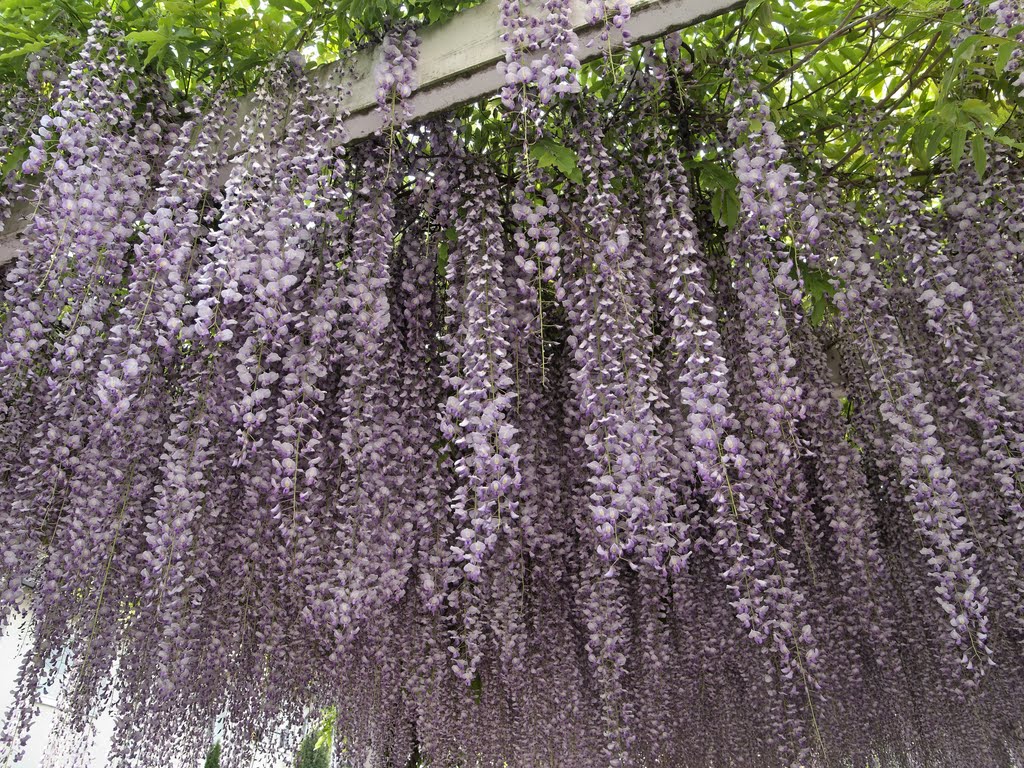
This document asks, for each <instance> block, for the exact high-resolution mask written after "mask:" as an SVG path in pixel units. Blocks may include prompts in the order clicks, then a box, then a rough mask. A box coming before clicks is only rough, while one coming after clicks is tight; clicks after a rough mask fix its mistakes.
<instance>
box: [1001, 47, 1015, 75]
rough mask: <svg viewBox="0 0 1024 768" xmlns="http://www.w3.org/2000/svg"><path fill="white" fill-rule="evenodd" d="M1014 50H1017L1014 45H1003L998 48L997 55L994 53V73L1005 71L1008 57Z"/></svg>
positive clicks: (1008, 60)
mask: <svg viewBox="0 0 1024 768" xmlns="http://www.w3.org/2000/svg"><path fill="white" fill-rule="evenodd" d="M1015 50H1017V44H1016V43H1012V42H1011V43H1003V44H1002V45H1000V46H999V50H998V53H996V72H1004V71H1005V70H1006V65H1007V64H1009V63H1010V57H1011V56H1012V55H1013V52H1014V51H1015Z"/></svg>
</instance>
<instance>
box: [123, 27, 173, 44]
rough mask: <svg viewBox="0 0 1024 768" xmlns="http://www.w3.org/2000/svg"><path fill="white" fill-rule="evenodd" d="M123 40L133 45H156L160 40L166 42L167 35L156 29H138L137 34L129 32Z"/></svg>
mask: <svg viewBox="0 0 1024 768" xmlns="http://www.w3.org/2000/svg"><path fill="white" fill-rule="evenodd" d="M124 39H125V40H128V41H130V42H133V43H156V42H158V41H160V40H164V41H166V40H167V34H166V33H165V32H161V31H160V30H157V29H140V30H138V31H137V32H129V33H128V34H127V35H125V36H124Z"/></svg>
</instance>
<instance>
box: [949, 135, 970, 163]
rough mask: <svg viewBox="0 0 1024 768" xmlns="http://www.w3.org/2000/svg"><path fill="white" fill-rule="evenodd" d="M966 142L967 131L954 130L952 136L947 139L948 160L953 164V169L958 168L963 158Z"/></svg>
mask: <svg viewBox="0 0 1024 768" xmlns="http://www.w3.org/2000/svg"><path fill="white" fill-rule="evenodd" d="M966 142H967V129H966V128H956V129H954V131H953V135H952V136H951V137H950V139H949V159H950V160H951V161H952V163H953V168H954V169H956V168H959V167H960V160H961V159H962V158H963V156H964V144H965V143H966Z"/></svg>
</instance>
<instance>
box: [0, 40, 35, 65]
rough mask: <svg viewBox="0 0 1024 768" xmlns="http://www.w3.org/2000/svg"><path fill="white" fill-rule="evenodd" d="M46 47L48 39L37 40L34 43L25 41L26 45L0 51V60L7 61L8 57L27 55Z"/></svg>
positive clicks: (14, 57)
mask: <svg viewBox="0 0 1024 768" xmlns="http://www.w3.org/2000/svg"><path fill="white" fill-rule="evenodd" d="M45 47H46V40H36V41H35V42H33V43H25V45H23V46H21V47H19V48H15V49H14V50H13V51H5V52H4V53H0V61H6V60H7V59H16V58H18V57H19V56H27V55H28V54H30V53H35V52H36V51H41V50H43V48H45Z"/></svg>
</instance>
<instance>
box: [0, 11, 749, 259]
mask: <svg viewBox="0 0 1024 768" xmlns="http://www.w3.org/2000/svg"><path fill="white" fill-rule="evenodd" d="M627 1H628V2H629V5H630V6H631V10H632V16H631V18H630V20H629V22H628V24H627V25H626V28H627V29H628V30H629V32H630V34H631V40H632V41H633V42H634V43H642V42H645V41H647V40H652V39H655V38H658V37H662V36H663V35H666V34H668V33H670V32H674V31H676V30H679V29H682V28H684V27H687V26H691V25H693V24H696V23H697V22H699V21H702V20H704V19H707V18H710V17H712V16H716V15H718V14H720V13H723V12H725V11H728V10H730V9H733V8H737V7H739V6H741V5H742V4H743V0H627ZM499 9H500V0H485V1H484V2H483V3H481V4H480V5H477V6H474V7H473V8H470V9H468V10H465V11H462V12H461V13H459V14H458V15H456V16H454V17H452V18H451V19H449V20H448V21H445V22H443V23H441V24H434V25H432V26H429V27H425V28H424V29H422V30H420V40H421V42H420V50H419V64H418V66H417V71H416V75H415V85H416V87H415V90H414V92H413V94H412V96H411V97H410V99H409V100H408V106H409V108H410V110H411V113H412V114H411V119H412V120H418V119H422V118H425V117H429V116H431V115H436V114H438V113H441V112H445V111H447V110H449V109H451V108H453V107H456V106H459V105H462V104H467V103H469V102H471V101H475V100H477V99H480V98H483V97H485V96H488V95H489V94H493V93H497V91H499V90H500V89H501V86H502V83H503V79H502V77H501V75H499V74H498V70H497V64H498V62H499V61H501V60H502V59H504V57H505V48H504V44H503V43H502V40H501V23H500V12H499ZM570 19H571V21H572V22H573V24H574V26H575V27H576V32H577V34H578V36H579V41H580V50H579V53H578V55H579V58H580V60H581V61H587V60H590V59H594V58H597V57H598V56H602V55H603V54H604V53H605V51H606V49H607V46H608V43H602V42H601V41H600V40H599V38H600V35H601V31H602V28H603V24H591V23H588V21H587V11H586V4H585V2H584V0H572V10H571V13H570ZM610 45H611V46H612V48H613V49H618V48H621V46H622V37H621V35H620V34H619V33H618V32H616V31H614V30H613V32H612V34H611V37H610ZM380 57H381V50H380V47H379V46H378V47H375V48H371V49H367V50H366V51H362V52H360V53H359V54H357V55H356V56H355V57H353V59H351V60H350V61H349V62H348V63H347V64H346V66H345V67H344V68H343V67H342V66H341V65H340V64H326V65H324V66H322V67H319V68H318V69H317V70H316V71H315V73H314V76H315V77H316V78H317V80H318V81H319V82H320V83H321V84H322V85H323V86H324V87H327V88H330V87H339V88H340V87H343V86H344V87H347V88H348V89H349V92H348V95H347V96H346V97H345V98H344V99H342V100H341V102H340V104H339V107H340V108H341V109H343V110H345V111H347V112H348V113H349V117H348V119H347V120H346V128H347V133H348V137H349V139H350V140H352V141H355V140H358V139H362V138H365V137H367V136H370V135H372V134H374V133H375V132H376V131H378V130H379V129H380V127H381V125H382V122H383V118H382V116H381V114H380V113H379V112H378V111H377V110H376V106H377V102H376V95H375V94H376V82H375V77H374V72H375V69H376V67H377V66H378V63H379V61H380ZM239 111H240V113H241V114H243V115H244V114H245V113H246V112H247V111H248V110H246V109H245V108H244V107H243V108H242V109H241V110H239ZM225 178H226V174H225ZM22 210H25V209H22ZM27 223H28V216H27V215H24V214H22V215H19V214H18V212H14V214H13V215H12V216H11V219H10V220H9V221H8V222H7V226H6V228H5V231H4V232H3V233H2V234H0V265H2V264H4V263H5V262H7V261H9V260H10V259H12V258H13V257H14V255H15V253H16V251H17V236H18V234H19V233H20V232H21V231H22V230H23V229H24V228H25V226H26V225H27Z"/></svg>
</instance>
